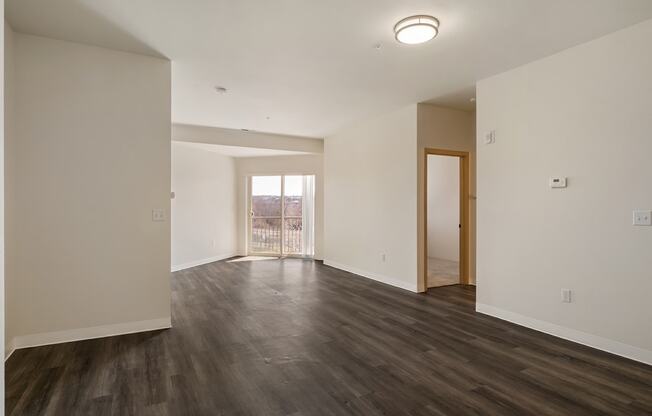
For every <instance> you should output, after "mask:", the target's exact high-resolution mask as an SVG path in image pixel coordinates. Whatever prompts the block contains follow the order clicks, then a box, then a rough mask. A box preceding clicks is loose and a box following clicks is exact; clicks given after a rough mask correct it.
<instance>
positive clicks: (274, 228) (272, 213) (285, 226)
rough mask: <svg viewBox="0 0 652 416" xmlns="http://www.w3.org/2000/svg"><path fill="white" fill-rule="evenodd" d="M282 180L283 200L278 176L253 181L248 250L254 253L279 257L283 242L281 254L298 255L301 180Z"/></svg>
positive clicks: (300, 223)
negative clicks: (277, 255)
mask: <svg viewBox="0 0 652 416" xmlns="http://www.w3.org/2000/svg"><path fill="white" fill-rule="evenodd" d="M283 179H284V187H283V188H284V189H283V191H284V195H283V196H282V195H281V190H282V188H281V180H282V177H281V176H254V177H252V192H251V210H252V220H251V233H252V234H251V241H250V250H251V251H252V252H254V253H265V254H280V252H281V238H283V254H301V249H302V240H301V238H302V225H303V224H302V208H303V195H302V191H303V177H302V176H285V177H283ZM281 198H283V204H281V201H282V199H281ZM283 205H284V207H285V209H284V213H283V215H281V207H282V206H283ZM281 229H282V230H283V232H282V233H281Z"/></svg>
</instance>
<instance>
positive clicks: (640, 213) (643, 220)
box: [633, 210, 652, 226]
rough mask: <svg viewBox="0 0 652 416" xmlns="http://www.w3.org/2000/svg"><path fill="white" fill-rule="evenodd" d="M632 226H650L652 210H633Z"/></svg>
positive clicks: (651, 223) (651, 224)
mask: <svg viewBox="0 0 652 416" xmlns="http://www.w3.org/2000/svg"><path fill="white" fill-rule="evenodd" d="M633 224H634V225H645V226H652V210H635V211H634V220H633Z"/></svg>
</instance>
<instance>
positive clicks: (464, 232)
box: [422, 148, 470, 292]
mask: <svg viewBox="0 0 652 416" xmlns="http://www.w3.org/2000/svg"><path fill="white" fill-rule="evenodd" d="M428 155H436V156H453V157H458V158H459V159H460V284H463V285H468V284H470V276H469V254H470V253H469V251H470V250H469V198H470V193H469V152H462V151H457V150H446V149H433V148H426V149H425V154H424V161H423V166H424V169H423V172H424V173H423V183H424V190H425V192H424V198H423V219H424V221H423V241H424V244H423V263H424V264H423V276H422V279H423V288H424V291H426V292H427V291H428Z"/></svg>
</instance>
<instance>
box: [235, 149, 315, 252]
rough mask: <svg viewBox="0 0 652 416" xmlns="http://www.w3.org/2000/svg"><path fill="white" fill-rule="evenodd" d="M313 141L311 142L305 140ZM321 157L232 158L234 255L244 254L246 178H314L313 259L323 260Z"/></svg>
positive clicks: (245, 247) (245, 245) (310, 155)
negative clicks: (234, 178) (235, 225)
mask: <svg viewBox="0 0 652 416" xmlns="http://www.w3.org/2000/svg"><path fill="white" fill-rule="evenodd" d="M308 140H313V139H308ZM323 163H324V162H323V156H322V155H321V154H306V155H290V156H262V157H239V158H236V171H237V185H236V187H237V200H238V208H237V217H238V253H239V254H240V255H243V256H244V255H246V254H247V211H248V207H247V206H248V204H247V177H248V176H255V175H315V256H314V258H315V259H317V260H321V259H323V252H324V249H323V236H324V209H323V207H324V168H323Z"/></svg>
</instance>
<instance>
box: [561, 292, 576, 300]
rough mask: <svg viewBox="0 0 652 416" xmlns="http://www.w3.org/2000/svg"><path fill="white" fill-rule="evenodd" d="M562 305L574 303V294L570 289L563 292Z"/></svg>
mask: <svg viewBox="0 0 652 416" xmlns="http://www.w3.org/2000/svg"><path fill="white" fill-rule="evenodd" d="M561 301H562V303H571V302H572V301H573V292H572V291H571V290H570V289H562V290H561Z"/></svg>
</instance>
